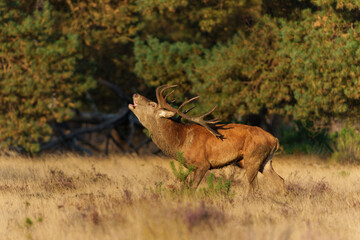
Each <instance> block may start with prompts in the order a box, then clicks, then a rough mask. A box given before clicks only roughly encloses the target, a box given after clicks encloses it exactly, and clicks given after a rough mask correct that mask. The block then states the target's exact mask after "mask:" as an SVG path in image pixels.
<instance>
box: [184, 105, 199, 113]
mask: <svg viewBox="0 0 360 240" xmlns="http://www.w3.org/2000/svg"><path fill="white" fill-rule="evenodd" d="M195 107H196V106H193V107H191V108H189V109H186V110H185V111H184V112H183V113H184V114H187V113H188V112H190V111H191V110H193V109H194V108H195Z"/></svg>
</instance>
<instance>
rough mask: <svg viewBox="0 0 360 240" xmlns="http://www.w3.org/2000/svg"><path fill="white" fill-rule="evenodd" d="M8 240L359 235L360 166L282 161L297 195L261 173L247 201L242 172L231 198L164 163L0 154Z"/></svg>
mask: <svg viewBox="0 0 360 240" xmlns="http://www.w3.org/2000/svg"><path fill="white" fill-rule="evenodd" d="M0 166H1V168H0V206H1V208H0V215H1V218H0V236H1V239H129V240H130V239H261V240H266V239H269V240H270V239H359V238H360V227H359V226H360V185H359V180H360V167H359V166H354V165H348V166H341V165H334V164H332V165H330V164H328V163H326V162H325V161H321V160H319V159H316V158H311V157H294V156H291V157H289V156H283V157H275V159H274V168H275V170H276V171H277V172H278V173H279V174H280V175H281V176H283V177H284V178H285V181H286V189H287V194H286V195H281V194H278V193H276V191H275V189H273V188H272V185H271V184H270V183H268V182H267V181H266V179H265V178H263V177H262V176H261V174H260V176H259V185H260V186H261V188H260V191H259V193H258V194H256V195H255V196H254V197H248V196H247V190H248V186H247V184H246V180H245V177H244V172H243V170H241V169H237V168H235V167H232V166H229V167H226V168H224V169H219V170H213V171H211V172H213V173H214V174H215V178H216V179H219V177H223V178H224V179H225V180H228V179H231V180H232V186H231V192H230V193H229V194H217V193H215V192H213V193H211V192H208V193H207V194H205V192H204V191H202V189H206V188H207V183H206V181H205V180H204V181H203V182H202V184H201V185H200V188H202V189H200V190H198V191H196V192H191V191H187V190H182V189H183V188H182V186H181V184H180V183H179V182H177V181H176V180H175V177H174V175H173V174H172V172H171V169H170V164H169V159H167V158H162V157H156V156H151V157H138V156H130V155H129V156H119V155H113V156H110V157H91V158H88V157H79V156H76V155H72V154H70V155H54V156H43V157H41V158H39V159H25V158H19V157H1V158H0Z"/></svg>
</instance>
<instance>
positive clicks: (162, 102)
mask: <svg viewBox="0 0 360 240" xmlns="http://www.w3.org/2000/svg"><path fill="white" fill-rule="evenodd" d="M174 87H177V85H162V86H160V87H158V88H156V98H157V100H158V105H159V106H160V107H162V108H165V109H167V110H169V111H172V112H174V113H176V114H178V115H179V116H181V117H183V118H184V119H187V120H189V121H192V122H194V123H197V124H199V125H201V126H203V127H204V128H205V129H206V130H208V131H209V132H210V133H212V134H213V135H214V136H216V137H220V138H221V137H222V135H221V134H220V133H218V132H217V131H216V130H215V129H213V128H212V127H210V126H209V125H215V124H216V123H218V122H220V120H219V119H218V118H214V119H212V120H204V118H205V117H206V116H208V115H210V114H211V113H213V112H214V111H215V109H216V107H217V106H214V107H213V108H212V109H211V110H210V111H209V112H207V113H205V114H203V115H201V116H199V117H193V116H189V115H187V114H186V113H188V112H189V111H190V110H192V109H193V108H194V107H191V108H190V109H188V110H186V111H184V112H181V109H182V108H183V107H184V106H185V105H186V104H188V103H190V102H192V101H194V100H196V99H198V98H199V96H196V97H193V98H191V99H189V100H187V101H185V102H184V103H182V104H181V105H180V107H179V108H178V109H175V108H173V107H172V106H171V105H170V104H169V103H167V102H166V99H167V98H168V97H169V96H170V95H171V94H173V92H174V90H172V91H171V92H170V93H168V94H167V95H166V96H165V97H164V96H163V93H164V91H166V90H167V89H169V88H174Z"/></svg>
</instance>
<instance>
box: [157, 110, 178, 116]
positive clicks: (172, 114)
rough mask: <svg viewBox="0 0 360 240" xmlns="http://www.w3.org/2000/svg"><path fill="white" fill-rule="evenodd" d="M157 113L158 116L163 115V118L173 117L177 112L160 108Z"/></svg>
mask: <svg viewBox="0 0 360 240" xmlns="http://www.w3.org/2000/svg"><path fill="white" fill-rule="evenodd" d="M157 115H158V117H162V118H171V117H173V116H174V115H175V113H174V112H170V111H167V110H164V109H160V110H158V112H157Z"/></svg>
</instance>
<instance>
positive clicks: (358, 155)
mask: <svg viewBox="0 0 360 240" xmlns="http://www.w3.org/2000/svg"><path fill="white" fill-rule="evenodd" d="M334 138H335V146H336V148H335V151H334V153H333V154H332V156H331V159H332V160H333V161H335V162H339V163H360V133H359V131H357V130H356V129H355V128H354V127H351V126H348V127H344V128H343V129H341V131H340V132H338V133H337V135H335V136H334Z"/></svg>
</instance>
